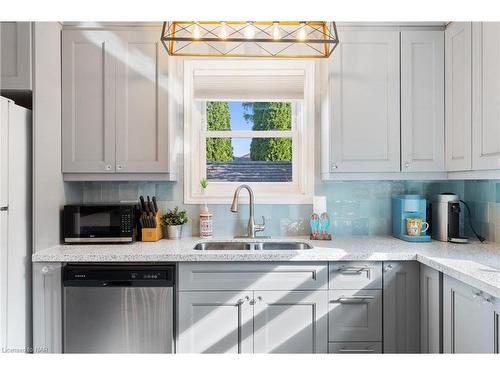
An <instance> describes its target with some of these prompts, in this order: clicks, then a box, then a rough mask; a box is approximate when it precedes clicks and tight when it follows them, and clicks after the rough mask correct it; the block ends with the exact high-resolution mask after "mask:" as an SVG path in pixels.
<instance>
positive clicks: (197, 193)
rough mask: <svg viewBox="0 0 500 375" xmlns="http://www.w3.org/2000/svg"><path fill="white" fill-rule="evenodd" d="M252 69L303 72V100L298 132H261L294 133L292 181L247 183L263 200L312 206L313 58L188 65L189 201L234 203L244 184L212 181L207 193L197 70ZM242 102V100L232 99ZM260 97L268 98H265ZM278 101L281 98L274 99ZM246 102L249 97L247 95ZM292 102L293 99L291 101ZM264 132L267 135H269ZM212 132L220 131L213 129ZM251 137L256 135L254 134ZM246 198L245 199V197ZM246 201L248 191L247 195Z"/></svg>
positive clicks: (186, 184) (190, 62)
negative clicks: (202, 183) (203, 180)
mask: <svg viewBox="0 0 500 375" xmlns="http://www.w3.org/2000/svg"><path fill="white" fill-rule="evenodd" d="M249 67H251V70H255V69H258V70H259V71H263V70H273V71H276V70H290V69H299V70H301V71H303V72H304V99H303V101H302V103H301V105H300V106H293V107H294V111H296V112H297V117H296V119H297V121H296V122H295V126H296V131H291V132H279V131H277V132H273V131H265V132H263V134H262V136H265V135H267V136H275V135H284V134H285V133H288V134H290V133H291V134H292V144H293V145H294V146H293V147H294V152H293V159H292V166H293V167H292V168H293V171H292V175H293V182H292V183H287V182H278V183H276V182H258V183H255V182H245V184H247V185H250V186H251V187H252V189H253V190H254V193H255V201H256V203H258V204H271V203H273V204H311V203H312V196H313V195H314V134H315V130H314V127H315V125H314V118H315V117H314V109H315V106H314V62H313V61H309V60H307V61H306V60H265V61H262V60H248V59H245V60H225V59H224V60H223V59H221V60H198V59H196V60H187V61H185V63H184V203H185V204H196V203H198V204H199V203H211V204H219V203H222V204H226V203H227V204H229V203H230V202H231V199H232V196H233V193H234V190H235V189H236V187H238V186H239V185H241V184H243V182H210V183H209V185H208V188H207V189H206V192H205V194H204V192H203V191H202V189H201V187H200V185H199V180H200V178H202V177H204V176H205V171H206V163H205V162H202V160H205V158H203V159H202V156H203V153H204V150H205V145H204V144H203V145H202V143H203V140H204V137H203V136H201V134H200V132H199V124H200V123H201V121H202V116H204V114H203V110H202V106H201V105H200V104H199V103H197V101H196V100H195V99H194V86H193V78H194V73H195V72H196V71H198V70H204V71H205V72H206V71H207V70H215V71H218V72H220V71H229V70H230V71H231V72H232V74H234V73H238V74H248V73H249V71H250V70H249ZM232 100H237V99H232ZM259 100H261V101H262V100H263V99H262V98H261V99H259ZM270 100H272V101H276V99H270ZM241 101H249V99H248V98H242V99H241ZM287 101H292V102H293V100H287ZM264 133H265V134H264ZM211 134H213V135H215V134H214V132H211ZM232 134H233V136H234V135H235V134H236V135H237V136H238V137H244V136H248V135H249V134H248V132H247V133H245V132H244V131H238V132H232ZM252 135H253V136H255V135H257V134H256V133H255V132H252ZM243 196H245V197H243ZM242 198H243V199H244V200H246V199H247V198H246V194H243V195H242Z"/></svg>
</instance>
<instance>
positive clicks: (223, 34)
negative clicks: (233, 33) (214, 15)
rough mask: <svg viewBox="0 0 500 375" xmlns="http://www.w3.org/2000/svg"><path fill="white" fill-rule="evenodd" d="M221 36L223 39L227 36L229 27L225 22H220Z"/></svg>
mask: <svg viewBox="0 0 500 375" xmlns="http://www.w3.org/2000/svg"><path fill="white" fill-rule="evenodd" d="M220 38H221V39H226V38H227V27H226V23H225V22H221V23H220Z"/></svg>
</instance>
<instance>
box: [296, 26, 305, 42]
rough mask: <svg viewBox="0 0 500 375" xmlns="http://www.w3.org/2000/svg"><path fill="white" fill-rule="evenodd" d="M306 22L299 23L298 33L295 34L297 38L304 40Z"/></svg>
mask: <svg viewBox="0 0 500 375" xmlns="http://www.w3.org/2000/svg"><path fill="white" fill-rule="evenodd" d="M306 37H307V35H306V24H305V23H304V22H301V23H300V29H299V33H298V35H297V39H298V40H306Z"/></svg>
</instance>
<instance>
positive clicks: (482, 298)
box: [443, 276, 500, 353]
mask: <svg viewBox="0 0 500 375" xmlns="http://www.w3.org/2000/svg"><path fill="white" fill-rule="evenodd" d="M498 307H499V304H498V302H497V301H495V299H494V298H493V297H490V296H488V295H486V294H485V293H483V292H481V291H480V290H478V289H476V288H473V287H471V286H469V285H466V284H464V283H462V282H460V281H458V280H455V279H453V278H451V277H449V276H444V279H443V348H444V352H445V353H495V352H496V353H498V322H499V321H498V315H499V311H500V309H498ZM495 330H497V332H495Z"/></svg>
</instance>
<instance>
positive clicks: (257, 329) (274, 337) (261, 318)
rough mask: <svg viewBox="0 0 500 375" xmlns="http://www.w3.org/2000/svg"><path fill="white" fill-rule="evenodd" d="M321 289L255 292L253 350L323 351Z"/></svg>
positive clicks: (324, 326) (324, 331) (323, 299)
mask: <svg viewBox="0 0 500 375" xmlns="http://www.w3.org/2000/svg"><path fill="white" fill-rule="evenodd" d="M327 294H328V292H327V291H326V290H325V291H315V292H311V291H307V292H306V291H255V292H254V298H255V304H254V337H253V340H254V352H255V353H326V352H327V331H328V330H327V327H328V323H327Z"/></svg>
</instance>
